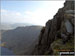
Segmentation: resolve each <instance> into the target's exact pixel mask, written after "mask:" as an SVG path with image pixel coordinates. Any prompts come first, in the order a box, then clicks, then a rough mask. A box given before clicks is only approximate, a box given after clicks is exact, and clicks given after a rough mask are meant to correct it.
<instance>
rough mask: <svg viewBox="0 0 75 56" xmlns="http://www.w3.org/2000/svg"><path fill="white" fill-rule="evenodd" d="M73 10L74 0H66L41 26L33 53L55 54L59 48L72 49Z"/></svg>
mask: <svg viewBox="0 0 75 56" xmlns="http://www.w3.org/2000/svg"><path fill="white" fill-rule="evenodd" d="M74 12H75V10H74V1H66V2H65V3H64V7H63V8H60V9H59V10H58V12H57V13H56V15H55V16H54V18H53V19H52V20H48V22H47V23H46V26H45V27H43V28H42V30H41V32H40V35H39V41H38V44H37V45H36V46H35V49H34V51H33V54H35V55H45V54H48V55H49V54H50V55H51V54H57V52H59V49H60V51H61V50H65V49H67V50H70V51H74V42H73V40H74ZM70 46H71V47H70ZM56 50H58V51H57V52H56ZM67 50H65V51H67Z"/></svg>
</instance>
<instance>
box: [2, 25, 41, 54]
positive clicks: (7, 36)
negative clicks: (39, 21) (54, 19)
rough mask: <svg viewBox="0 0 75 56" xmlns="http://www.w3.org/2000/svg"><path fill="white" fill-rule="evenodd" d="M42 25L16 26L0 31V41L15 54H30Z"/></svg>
mask: <svg viewBox="0 0 75 56" xmlns="http://www.w3.org/2000/svg"><path fill="white" fill-rule="evenodd" d="M41 28H42V26H27V27H18V28H16V29H13V30H8V31H5V32H4V33H2V38H1V41H2V42H4V43H5V47H7V48H9V49H10V50H12V51H13V52H14V53H15V54H18V55H19V54H30V53H31V50H33V48H34V46H35V44H36V43H37V39H38V35H39V33H40V30H41Z"/></svg>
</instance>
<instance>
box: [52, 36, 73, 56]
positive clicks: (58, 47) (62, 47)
mask: <svg viewBox="0 0 75 56" xmlns="http://www.w3.org/2000/svg"><path fill="white" fill-rule="evenodd" d="M51 47H52V49H53V51H54V54H55V55H56V54H57V55H58V54H59V52H60V51H74V38H73V37H72V38H71V39H70V40H68V42H66V43H65V44H63V43H62V39H58V40H56V41H54V42H53V43H52V44H51Z"/></svg>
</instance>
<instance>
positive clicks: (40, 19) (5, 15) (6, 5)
mask: <svg viewBox="0 0 75 56" xmlns="http://www.w3.org/2000/svg"><path fill="white" fill-rule="evenodd" d="M64 2H65V0H61V1H1V22H2V23H3V22H4V23H28V24H33V25H42V26H44V25H45V23H46V22H47V21H48V20H50V19H52V18H53V16H54V15H55V14H56V13H57V11H58V9H59V8H62V7H63V4H64Z"/></svg>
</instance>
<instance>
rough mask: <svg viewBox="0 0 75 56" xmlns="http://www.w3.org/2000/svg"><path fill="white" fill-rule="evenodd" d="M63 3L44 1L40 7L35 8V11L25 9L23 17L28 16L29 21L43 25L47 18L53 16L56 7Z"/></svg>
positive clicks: (56, 9)
mask: <svg viewBox="0 0 75 56" xmlns="http://www.w3.org/2000/svg"><path fill="white" fill-rule="evenodd" d="M63 3H64V2H62V1H48V2H45V3H43V6H42V7H41V8H37V9H36V10H35V11H26V12H25V15H26V17H25V18H28V19H29V20H30V21H29V22H31V23H34V24H38V25H45V23H46V22H47V21H48V20H50V19H52V18H53V16H54V15H55V14H56V13H57V11H58V9H59V8H61V7H63ZM58 4H59V5H58Z"/></svg>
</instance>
